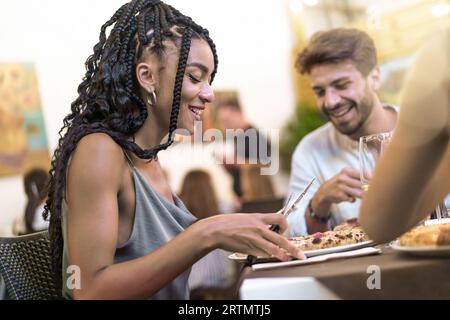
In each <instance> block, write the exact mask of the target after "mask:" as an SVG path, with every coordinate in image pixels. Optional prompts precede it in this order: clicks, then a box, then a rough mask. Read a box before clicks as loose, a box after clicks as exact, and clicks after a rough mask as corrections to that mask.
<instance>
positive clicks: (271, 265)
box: [252, 247, 381, 271]
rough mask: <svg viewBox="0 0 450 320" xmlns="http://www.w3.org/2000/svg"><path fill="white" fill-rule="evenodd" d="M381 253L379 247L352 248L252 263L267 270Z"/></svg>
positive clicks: (255, 268)
mask: <svg viewBox="0 0 450 320" xmlns="http://www.w3.org/2000/svg"><path fill="white" fill-rule="evenodd" d="M379 253H381V250H380V249H377V248H374V247H366V248H362V249H357V250H352V251H344V252H336V253H330V254H324V255H321V256H315V257H312V258H307V259H305V260H292V261H285V262H269V263H257V264H254V265H252V270H253V271H257V270H267V269H274V268H282V267H291V266H299V265H303V264H311V263H317V262H322V261H327V260H332V259H341V258H351V257H360V256H368V255H372V254H379Z"/></svg>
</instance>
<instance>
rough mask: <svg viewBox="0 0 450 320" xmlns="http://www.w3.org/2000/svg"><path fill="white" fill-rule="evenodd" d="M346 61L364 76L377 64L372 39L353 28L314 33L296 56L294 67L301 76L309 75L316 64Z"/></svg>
mask: <svg viewBox="0 0 450 320" xmlns="http://www.w3.org/2000/svg"><path fill="white" fill-rule="evenodd" d="M345 60H350V61H352V62H353V63H354V65H355V67H356V68H357V69H358V70H359V72H361V74H363V75H364V76H367V75H368V74H369V72H370V71H371V70H372V69H373V68H374V67H375V66H376V65H377V64H378V63H377V51H376V48H375V44H374V42H373V40H372V38H370V37H369V35H368V34H367V33H365V32H363V31H360V30H357V29H344V28H338V29H333V30H330V31H325V32H317V33H315V34H314V35H313V36H312V37H311V40H310V42H309V44H308V46H307V47H306V48H305V49H303V51H302V52H301V53H300V54H299V55H298V58H297V61H296V67H297V69H298V70H299V71H300V73H301V74H304V73H308V74H309V73H310V72H311V69H312V68H313V67H314V66H316V65H320V64H327V63H339V62H343V61H345Z"/></svg>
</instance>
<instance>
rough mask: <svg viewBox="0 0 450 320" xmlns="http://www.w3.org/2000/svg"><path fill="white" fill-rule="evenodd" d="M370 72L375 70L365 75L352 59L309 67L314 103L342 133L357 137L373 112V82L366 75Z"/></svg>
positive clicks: (374, 86) (370, 75)
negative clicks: (315, 101) (315, 102)
mask: <svg viewBox="0 0 450 320" xmlns="http://www.w3.org/2000/svg"><path fill="white" fill-rule="evenodd" d="M373 72H378V69H374V71H372V72H371V73H370V74H369V76H367V77H364V76H363V75H362V74H361V72H360V71H359V70H358V69H356V67H355V65H354V64H353V63H352V62H351V61H344V62H340V63H334V64H333V63H329V64H321V65H316V66H313V67H312V69H311V73H310V76H311V82H312V87H313V90H314V94H315V96H316V98H317V105H318V106H319V108H320V110H321V111H322V113H323V114H324V115H325V116H326V118H327V119H328V120H329V121H331V122H332V123H333V125H334V127H335V128H336V129H337V130H339V131H340V132H341V133H343V134H345V135H349V136H352V137H358V134H359V132H361V130H362V127H363V125H364V123H365V122H366V121H367V119H368V117H369V115H370V113H371V111H372V108H373V105H374V97H375V95H376V92H375V90H374V89H375V88H376V85H369V82H368V78H369V77H372V75H373ZM372 78H373V77H372ZM375 78H376V79H377V77H375Z"/></svg>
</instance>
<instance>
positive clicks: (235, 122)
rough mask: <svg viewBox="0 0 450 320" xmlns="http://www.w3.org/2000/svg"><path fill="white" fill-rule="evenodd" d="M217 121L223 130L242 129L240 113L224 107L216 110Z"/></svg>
mask: <svg viewBox="0 0 450 320" xmlns="http://www.w3.org/2000/svg"><path fill="white" fill-rule="evenodd" d="M217 120H218V121H219V122H220V123H221V124H222V126H223V127H224V128H225V129H243V128H242V113H241V112H239V111H237V110H234V109H232V108H231V107H227V106H226V105H224V106H221V107H220V108H219V109H218V110H217Z"/></svg>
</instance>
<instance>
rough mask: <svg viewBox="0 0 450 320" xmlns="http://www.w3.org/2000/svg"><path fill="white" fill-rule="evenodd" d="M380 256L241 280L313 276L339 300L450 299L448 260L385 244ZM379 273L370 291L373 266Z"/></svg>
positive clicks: (251, 274) (247, 273)
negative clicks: (379, 286)
mask: <svg viewBox="0 0 450 320" xmlns="http://www.w3.org/2000/svg"><path fill="white" fill-rule="evenodd" d="M377 247H378V248H380V249H381V254H379V255H372V256H363V257H354V258H348V259H338V260H330V261H325V262H321V263H315V264H310V265H300V266H291V267H283V268H277V269H269V270H258V271H252V269H251V268H249V267H246V268H244V269H243V271H242V274H241V278H240V283H241V284H242V281H243V280H244V279H252V278H267V277H313V278H315V279H316V280H317V281H318V282H320V284H322V285H323V286H325V287H326V288H327V289H329V290H331V291H332V292H333V293H334V294H335V295H337V296H338V297H339V298H341V299H450V257H440V258H435V257H417V256H410V255H406V254H401V253H399V252H396V251H394V250H392V249H391V248H390V247H388V246H387V245H385V244H384V245H379V246H377ZM371 266H376V267H378V268H379V270H380V280H381V281H380V284H381V288H380V289H369V288H368V286H367V281H368V278H369V277H370V276H371V275H373V269H372V268H373V267H372V268H369V267H371Z"/></svg>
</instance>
